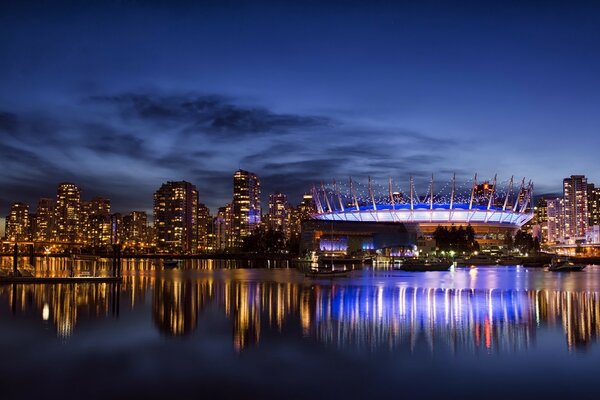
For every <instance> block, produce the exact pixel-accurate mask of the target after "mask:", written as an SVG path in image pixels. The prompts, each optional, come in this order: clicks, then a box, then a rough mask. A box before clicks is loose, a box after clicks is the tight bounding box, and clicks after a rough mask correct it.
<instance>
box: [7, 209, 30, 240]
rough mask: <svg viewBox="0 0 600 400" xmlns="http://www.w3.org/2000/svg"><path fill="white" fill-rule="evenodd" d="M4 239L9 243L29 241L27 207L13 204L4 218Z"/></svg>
mask: <svg viewBox="0 0 600 400" xmlns="http://www.w3.org/2000/svg"><path fill="white" fill-rule="evenodd" d="M6 239H7V240H10V241H27V240H29V239H30V238H29V206H28V205H27V204H25V203H20V202H17V203H13V204H12V206H11V207H10V214H9V215H8V217H7V218H6Z"/></svg>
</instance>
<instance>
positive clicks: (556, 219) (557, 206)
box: [546, 198, 564, 243]
mask: <svg viewBox="0 0 600 400" xmlns="http://www.w3.org/2000/svg"><path fill="white" fill-rule="evenodd" d="M546 206H547V218H548V221H547V226H548V240H547V241H548V243H559V242H562V240H563V229H564V212H563V199H560V198H557V199H546Z"/></svg>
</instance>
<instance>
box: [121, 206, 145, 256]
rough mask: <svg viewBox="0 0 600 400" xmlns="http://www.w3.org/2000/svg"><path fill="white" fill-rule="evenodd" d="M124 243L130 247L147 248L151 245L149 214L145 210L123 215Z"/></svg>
mask: <svg viewBox="0 0 600 400" xmlns="http://www.w3.org/2000/svg"><path fill="white" fill-rule="evenodd" d="M123 235H124V244H125V245H126V246H128V247H134V248H138V249H139V248H145V247H148V245H149V241H150V238H149V228H148V215H147V214H146V212H145V211H132V212H130V213H129V214H128V215H125V216H123Z"/></svg>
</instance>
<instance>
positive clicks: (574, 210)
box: [563, 175, 589, 241]
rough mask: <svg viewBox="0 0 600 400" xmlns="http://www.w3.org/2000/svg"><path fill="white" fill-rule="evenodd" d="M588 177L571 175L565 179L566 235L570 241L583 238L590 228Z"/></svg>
mask: <svg viewBox="0 0 600 400" xmlns="http://www.w3.org/2000/svg"><path fill="white" fill-rule="evenodd" d="M587 188H588V183H587V178H586V177H585V176H584V175H571V177H570V178H565V179H564V180H563V200H564V203H563V212H564V236H565V239H567V240H570V241H576V240H583V239H585V234H586V231H587V228H588V222H589V221H588V219H589V216H588V194H587Z"/></svg>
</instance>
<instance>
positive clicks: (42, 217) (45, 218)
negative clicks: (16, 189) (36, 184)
mask: <svg viewBox="0 0 600 400" xmlns="http://www.w3.org/2000/svg"><path fill="white" fill-rule="evenodd" d="M36 214H37V216H36V224H35V225H36V226H35V229H34V230H33V236H32V238H33V239H34V240H35V241H39V242H49V241H50V240H52V230H53V228H54V200H53V199H49V198H41V199H39V201H38V203H37V212H36Z"/></svg>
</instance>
